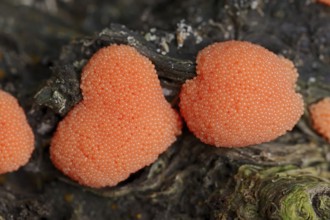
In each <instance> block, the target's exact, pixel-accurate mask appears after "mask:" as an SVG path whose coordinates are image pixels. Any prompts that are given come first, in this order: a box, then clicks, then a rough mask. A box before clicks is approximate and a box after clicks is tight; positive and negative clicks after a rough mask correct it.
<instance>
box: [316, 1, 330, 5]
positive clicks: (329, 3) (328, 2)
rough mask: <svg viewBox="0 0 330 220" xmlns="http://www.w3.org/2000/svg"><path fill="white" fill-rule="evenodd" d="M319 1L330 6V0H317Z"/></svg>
mask: <svg viewBox="0 0 330 220" xmlns="http://www.w3.org/2000/svg"><path fill="white" fill-rule="evenodd" d="M317 1H318V2H321V3H323V4H326V5H329V6H330V0H317Z"/></svg>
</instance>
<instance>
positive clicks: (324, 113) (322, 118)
mask: <svg viewBox="0 0 330 220" xmlns="http://www.w3.org/2000/svg"><path fill="white" fill-rule="evenodd" d="M309 111H310V115H311V119H312V126H313V128H314V130H315V131H316V132H317V133H319V134H320V135H322V136H323V137H324V138H325V139H326V140H327V141H329V142H330V97H325V98H324V99H322V100H320V101H318V102H317V103H314V104H312V105H311V106H310V107H309Z"/></svg>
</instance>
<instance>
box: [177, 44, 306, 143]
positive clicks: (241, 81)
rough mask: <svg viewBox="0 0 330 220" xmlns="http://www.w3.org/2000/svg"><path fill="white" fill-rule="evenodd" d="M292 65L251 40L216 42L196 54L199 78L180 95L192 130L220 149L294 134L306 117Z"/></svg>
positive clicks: (189, 81) (185, 116) (204, 140)
mask: <svg viewBox="0 0 330 220" xmlns="http://www.w3.org/2000/svg"><path fill="white" fill-rule="evenodd" d="M297 77H298V73H297V70H296V69H295V67H294V65H293V63H292V62H291V61H289V60H287V59H285V58H283V57H280V56H277V55H275V54H274V53H272V52H270V51H269V50H267V49H265V48H263V47H261V46H259V45H256V44H252V43H249V42H244V41H227V42H221V43H214V44H212V45H210V46H208V47H206V48H205V49H203V50H202V51H200V52H199V53H198V56H197V76H196V77H195V78H194V79H192V80H187V81H186V83H185V84H184V85H183V87H182V91H181V93H180V100H181V101H180V111H181V115H182V116H183V118H184V119H185V121H186V123H187V126H188V128H189V129H190V130H191V131H192V132H193V133H194V134H195V135H196V136H197V137H198V138H200V139H201V140H202V141H203V142H205V143H207V144H211V145H215V146H217V147H244V146H249V145H253V144H259V143H262V142H266V141H270V140H273V139H275V138H276V137H278V136H280V135H283V134H284V133H285V132H286V131H288V130H291V129H292V128H293V126H294V125H295V124H296V122H297V121H298V120H299V118H300V116H301V115H302V113H303V100H302V97H301V95H300V94H297V93H296V92H295V83H296V81H297Z"/></svg>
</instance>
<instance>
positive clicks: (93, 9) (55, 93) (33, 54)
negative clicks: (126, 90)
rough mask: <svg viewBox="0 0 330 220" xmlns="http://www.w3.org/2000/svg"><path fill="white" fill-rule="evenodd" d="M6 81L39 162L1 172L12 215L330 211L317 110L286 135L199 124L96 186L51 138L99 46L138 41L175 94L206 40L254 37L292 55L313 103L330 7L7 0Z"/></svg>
mask: <svg viewBox="0 0 330 220" xmlns="http://www.w3.org/2000/svg"><path fill="white" fill-rule="evenodd" d="M0 27H1V28H0V88H1V89H4V90H6V91H8V92H10V93H11V94H13V95H14V96H16V97H17V98H18V99H19V102H20V104H21V105H22V106H23V108H24V110H25V112H26V114H27V116H28V120H29V122H30V124H31V126H32V127H33V130H34V133H35V136H36V149H35V152H34V154H33V156H32V158H31V160H30V162H29V163H28V164H27V165H26V166H25V167H23V168H21V169H20V170H19V171H17V172H13V173H9V174H5V175H1V176H0V216H1V217H2V218H3V219H235V218H236V219H329V218H330V216H329V213H330V170H329V165H330V164H329V162H330V145H329V143H327V142H326V141H325V140H324V139H322V138H321V137H320V136H319V135H318V134H316V133H315V132H314V131H313V130H312V129H311V125H310V119H309V113H308V111H307V110H306V111H305V114H304V116H303V117H302V118H301V120H300V121H299V123H298V124H297V126H296V127H295V128H294V129H293V130H292V131H291V132H289V133H287V134H286V135H284V136H282V137H280V138H278V139H276V140H274V141H272V142H270V143H264V144H260V145H256V146H251V147H248V148H236V149H222V148H215V147H213V146H208V145H206V144H203V143H201V142H200V141H199V140H198V139H197V138H196V137H194V136H193V135H192V134H191V133H190V132H189V131H188V129H187V128H184V130H183V134H182V135H181V136H180V137H179V138H178V140H177V141H176V142H175V143H174V144H173V145H172V146H171V147H170V148H169V149H168V150H167V151H166V152H165V153H164V154H162V155H161V156H160V157H159V159H158V160H157V161H155V162H154V163H153V164H152V165H150V166H149V167H146V168H144V169H142V170H140V171H139V172H137V173H135V174H132V175H131V176H130V178H129V179H127V180H125V181H124V182H122V183H120V184H119V185H118V186H116V187H109V188H104V189H97V190H96V189H90V188H87V187H83V186H80V185H79V184H77V183H75V182H73V181H71V180H70V179H68V178H67V177H66V176H64V175H63V174H62V173H60V172H59V171H57V170H56V169H55V168H54V167H53V165H52V163H51V161H50V159H49V152H48V148H49V142H50V139H51V137H52V134H53V132H54V131H55V129H56V126H57V124H58V122H59V121H60V120H61V119H62V118H63V117H65V115H66V113H67V112H68V111H70V110H71V109H72V108H73V106H74V105H75V104H77V103H78V102H79V101H80V100H81V99H82V95H81V91H80V88H79V82H80V72H81V69H82V67H83V66H84V64H85V63H86V62H87V61H88V59H89V58H90V57H91V56H92V55H93V53H94V52H95V51H97V50H98V49H99V48H101V47H104V46H106V45H110V44H113V43H117V44H128V45H131V46H134V47H135V48H137V50H138V51H139V52H140V53H142V54H143V55H145V56H147V57H148V58H150V59H151V60H152V62H153V63H154V64H155V67H156V69H157V73H158V75H159V78H160V80H161V84H162V86H163V88H164V89H167V90H168V91H170V92H169V93H168V94H167V97H166V98H167V99H168V101H170V102H171V103H172V105H173V106H174V107H176V105H177V103H178V92H179V91H180V87H181V85H182V83H183V82H184V81H185V80H186V79H190V78H192V77H194V76H195V62H194V61H195V57H196V54H197V52H198V51H199V50H200V49H202V48H204V47H205V46H206V45H209V44H211V43H212V42H217V41H225V40H230V39H237V40H247V41H251V42H254V43H257V44H260V45H262V46H264V47H266V48H268V49H269V50H271V51H273V52H275V53H277V54H280V55H283V56H284V57H287V58H289V59H291V60H292V61H293V62H294V63H295V65H296V67H297V68H298V71H299V74H300V77H299V82H298V85H299V86H298V88H297V89H298V90H299V92H300V93H302V95H303V97H304V100H305V104H306V107H307V106H308V105H309V104H311V103H313V102H315V101H317V100H319V99H321V98H322V97H325V96H330V86H329V85H330V84H329V83H330V72H329V69H330V7H327V6H325V5H322V4H318V3H315V2H314V1H312V0H293V1H289V0H285V1H271V0H213V1H202V0H183V1H170V0H157V1H149V0H142V1H139V3H137V2H136V1H132V0H124V1H119V0H118V1H111V2H108V1H103V0H97V1H88V0H83V1H75V0H66V1H64V0H57V1H56V0H51V1H40V0H31V1H25V0H15V1H9V0H8V1H7V0H5V1H1V3H0Z"/></svg>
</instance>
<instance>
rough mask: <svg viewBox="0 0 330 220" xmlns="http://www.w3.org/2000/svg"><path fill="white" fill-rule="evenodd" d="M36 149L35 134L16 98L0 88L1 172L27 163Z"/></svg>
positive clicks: (13, 169) (9, 170) (12, 169)
mask: <svg viewBox="0 0 330 220" xmlns="http://www.w3.org/2000/svg"><path fill="white" fill-rule="evenodd" d="M33 149H34V135H33V132H32V129H31V127H30V125H29V124H28V122H27V120H26V116H25V113H24V111H23V109H22V108H21V107H20V106H19V104H18V102H17V100H16V98H14V97H13V96H12V95H10V94H9V93H7V92H4V91H2V90H0V174H3V173H7V172H11V171H15V170H17V169H18V168H19V167H21V166H23V165H25V164H26V163H27V162H28V161H29V159H30V157H31V154H32V152H33Z"/></svg>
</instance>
